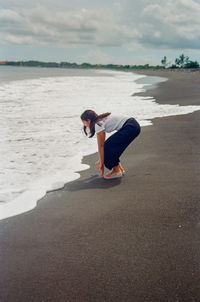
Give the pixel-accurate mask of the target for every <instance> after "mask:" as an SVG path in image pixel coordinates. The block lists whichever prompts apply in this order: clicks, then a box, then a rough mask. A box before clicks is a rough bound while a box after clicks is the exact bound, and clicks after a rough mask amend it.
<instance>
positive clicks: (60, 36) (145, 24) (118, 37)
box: [0, 0, 200, 49]
mask: <svg viewBox="0 0 200 302" xmlns="http://www.w3.org/2000/svg"><path fill="white" fill-rule="evenodd" d="M104 2H105V3H107V7H106V6H105V5H102V6H100V1H97V0H96V1H95V0H93V1H92V0H87V1H86V0H85V1H82V2H81V1H78V0H76V1H74V2H73V4H74V6H73V4H70V6H67V5H66V4H65V3H66V2H65V1H64V0H63V1H62V0H58V6H57V8H56V9H55V4H54V5H53V3H54V2H52V0H46V1H40V4H37V1H36V4H35V6H34V4H33V3H32V2H31V3H30V4H27V1H23V2H22V1H20V3H21V4H19V1H16V0H8V2H7V3H8V4H7V8H2V9H0V27H1V41H3V42H4V43H10V44H23V45H54V46H55V45H56V46H58V47H80V46H81V47H86V46H88V45H90V46H93V47H126V48H127V49H134V47H136V48H137V47H138V46H139V47H143V48H145V47H151V48H165V49H167V48H168V49H174V48H182V49H183V48H187V49H198V48H199V47H200V32H199V28H200V18H199V16H200V4H199V3H198V2H196V1H194V0H173V1H172V0H168V1H164V0H135V1H132V0H123V2H122V1H118V2H117V1H115V2H114V1H110V2H107V1H104V0H102V1H101V3H102V4H103V3H104ZM80 3H82V4H83V3H85V7H83V6H80ZM22 4H23V5H22ZM78 4H79V5H78ZM109 5H110V6H109Z"/></svg>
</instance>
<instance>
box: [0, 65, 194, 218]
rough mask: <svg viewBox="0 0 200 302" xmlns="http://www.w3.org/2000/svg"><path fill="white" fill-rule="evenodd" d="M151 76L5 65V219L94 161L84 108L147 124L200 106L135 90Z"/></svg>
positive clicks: (0, 205) (0, 91) (1, 100)
mask: <svg viewBox="0 0 200 302" xmlns="http://www.w3.org/2000/svg"><path fill="white" fill-rule="evenodd" d="M144 77H145V76H143V75H137V74H134V73H130V72H119V71H108V70H106V71H104V70H71V69H65V70H61V69H41V68H22V67H0V112H1V115H0V143H1V148H0V157H1V162H0V219H4V218H7V217H10V216H14V215H18V214H20V213H23V212H26V211H29V210H31V209H33V208H34V207H35V206H36V204H37V201H38V200H39V199H41V198H42V197H43V196H44V195H45V194H46V192H48V191H52V190H56V189H59V188H62V187H63V186H64V184H65V183H67V182H69V181H72V180H74V179H76V178H78V177H79V176H80V175H79V173H78V171H81V170H84V169H87V168H89V167H88V166H87V165H85V164H82V158H83V156H84V155H88V154H91V153H94V152H96V151H97V143H96V138H95V137H94V138H92V139H88V138H87V137H86V136H85V135H84V134H83V131H82V123H81V120H80V114H81V113H82V112H83V111H84V110H85V109H93V110H95V111H96V112H97V113H103V112H107V111H108V112H112V113H123V114H126V115H129V116H133V117H135V118H136V119H137V120H138V121H139V122H140V124H141V126H148V125H151V124H152V119H154V118H156V117H163V116H171V115H179V114H187V113H191V112H193V111H196V110H200V106H179V105H160V104H157V103H156V102H155V100H154V99H153V98H150V97H140V96H134V95H133V94H135V93H138V92H141V91H144V90H145V88H146V87H147V85H148V84H147V83H148V78H147V81H144V83H143V84H141V83H137V82H136V80H138V79H140V78H144ZM162 80H163V79H161V78H157V79H156V81H162ZM164 80H166V79H164ZM149 82H150V83H152V80H151V81H149ZM153 82H155V80H154V81H153Z"/></svg>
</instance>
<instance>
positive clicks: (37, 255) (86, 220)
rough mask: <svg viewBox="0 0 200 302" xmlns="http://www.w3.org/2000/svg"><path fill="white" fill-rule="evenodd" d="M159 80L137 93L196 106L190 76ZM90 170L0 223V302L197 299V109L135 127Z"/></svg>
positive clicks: (196, 86) (194, 80)
mask: <svg viewBox="0 0 200 302" xmlns="http://www.w3.org/2000/svg"><path fill="white" fill-rule="evenodd" d="M141 73H143V74H144V73H145V74H149V75H155V76H164V77H168V78H169V80H168V81H167V82H163V83H160V84H158V85H157V86H156V87H154V89H149V90H148V91H147V92H146V93H143V95H147V96H154V97H155V98H156V101H157V102H159V103H163V104H180V105H200V75H199V73H192V72H165V71H163V72H162V71H160V72H159V71H145V72H144V71H141ZM96 160H97V154H94V155H91V156H88V157H85V158H84V163H89V164H90V165H91V168H90V169H88V170H86V171H83V172H81V177H80V179H78V180H76V181H74V182H71V183H68V184H67V185H66V186H65V188H64V189H62V190H59V191H56V192H51V193H48V194H47V195H46V197H45V198H43V199H42V200H41V201H40V202H39V203H38V206H37V208H35V209H34V210H32V211H30V212H27V213H24V214H22V215H19V216H16V217H12V218H9V219H5V220H3V221H1V222H0V267H1V276H0V301H1V302H137V301H138V302H140V301H141V302H142V301H146V302H157V301H158V302H165V301H166V302H167V301H168V302H184V301H185V302H190V301H197V302H198V301H200V185H199V184H200V111H197V112H194V113H192V114H187V115H180V116H172V117H165V118H158V119H154V120H153V125H152V126H149V127H143V128H142V132H141V134H140V136H139V137H138V138H137V139H136V140H135V141H134V142H133V143H132V145H130V146H129V147H128V149H127V150H126V151H125V153H124V154H123V156H122V158H121V160H122V163H123V165H124V168H125V169H126V175H125V176H124V177H123V178H121V179H116V180H110V181H105V180H104V179H102V178H101V177H99V176H98V173H97V170H96V165H95V161H96Z"/></svg>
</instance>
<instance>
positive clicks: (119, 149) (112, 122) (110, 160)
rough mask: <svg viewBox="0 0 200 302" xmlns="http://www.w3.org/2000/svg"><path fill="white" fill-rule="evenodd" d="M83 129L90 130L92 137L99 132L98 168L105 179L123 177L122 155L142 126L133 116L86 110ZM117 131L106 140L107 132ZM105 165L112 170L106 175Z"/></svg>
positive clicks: (83, 115) (82, 118)
mask: <svg viewBox="0 0 200 302" xmlns="http://www.w3.org/2000/svg"><path fill="white" fill-rule="evenodd" d="M81 120H82V122H83V124H84V126H83V130H84V132H85V134H86V135H87V131H86V128H87V127H88V128H89V130H90V137H93V136H94V134H95V133H96V134H97V143H98V152H99V161H98V170H99V171H101V175H102V176H103V177H104V178H105V179H113V178H118V177H122V175H123V174H124V173H125V171H124V169H123V167H122V165H121V163H120V159H119V158H120V156H121V154H122V153H123V152H124V150H125V149H126V148H127V147H128V145H129V144H130V143H131V142H132V141H133V140H134V139H135V138H136V137H137V136H138V135H139V134H140V131H141V128H140V125H139V124H138V122H137V121H136V120H135V119H134V118H133V117H131V118H130V117H128V116H126V115H122V114H119V115H116V114H111V113H109V112H107V113H103V114H100V115H98V114H97V113H96V112H95V111H93V110H86V111H84V112H83V113H82V115H81ZM113 131H116V132H115V133H114V134H113V135H111V136H110V137H109V138H108V139H107V140H106V133H109V132H113ZM104 165H105V167H106V168H107V169H109V170H111V171H110V172H109V173H107V174H106V175H104Z"/></svg>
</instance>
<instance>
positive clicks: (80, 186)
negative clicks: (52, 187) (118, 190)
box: [64, 175, 121, 192]
mask: <svg viewBox="0 0 200 302" xmlns="http://www.w3.org/2000/svg"><path fill="white" fill-rule="evenodd" d="M120 183H121V178H116V179H109V180H106V179H104V178H103V177H99V175H92V176H90V177H88V178H84V179H80V180H75V181H73V182H71V183H68V184H66V185H65V187H64V190H65V191H70V192H73V191H80V190H88V189H109V188H111V187H114V186H117V185H119V184H120Z"/></svg>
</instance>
